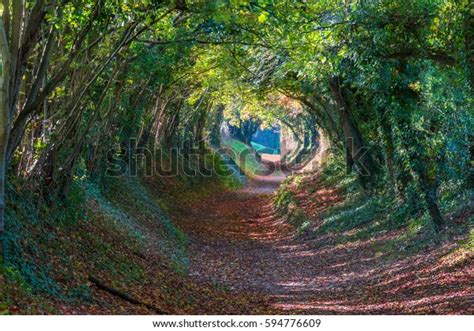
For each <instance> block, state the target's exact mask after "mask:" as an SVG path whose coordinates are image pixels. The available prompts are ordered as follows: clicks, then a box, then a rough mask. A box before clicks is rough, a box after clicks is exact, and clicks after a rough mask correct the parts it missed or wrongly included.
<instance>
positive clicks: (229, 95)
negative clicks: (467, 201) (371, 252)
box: [0, 0, 474, 229]
mask: <svg viewBox="0 0 474 331" xmlns="http://www.w3.org/2000/svg"><path fill="white" fill-rule="evenodd" d="M473 11H474V8H473V7H472V4H471V3H470V1H468V0H461V1H457V0H416V1H402V0H378V1H366V0H357V1H343V0H321V1H296V0H282V1H271V0H254V1H237V0H235V1H234V0H228V1H191V0H188V1H184V0H176V1H155V0H147V1H143V0H140V1H138V0H98V1H89V0H61V1H59V0H55V1H43V0H35V1H30V0H21V1H19V0H4V1H3V16H2V20H1V25H0V32H1V35H0V37H1V38H0V39H1V40H0V45H1V54H2V76H3V80H2V94H1V98H0V101H1V115H2V116H1V118H0V124H1V125H0V126H1V130H0V151H1V158H0V162H1V167H0V169H1V171H0V180H1V187H0V189H1V190H0V191H1V194H0V195H1V199H0V207H1V210H0V213H1V214H2V217H1V219H0V229H3V223H4V219H3V209H4V193H3V192H4V190H5V182H6V180H7V178H8V180H10V181H15V182H16V183H18V184H19V185H20V184H21V185H22V186H24V187H28V188H31V190H32V191H33V192H35V199H36V200H38V201H40V200H46V201H55V200H56V199H63V198H64V197H66V196H67V195H68V189H69V188H70V186H71V183H72V182H73V181H74V180H75V178H76V176H77V174H78V173H81V174H84V173H85V175H86V176H98V177H100V176H103V175H104V174H105V172H106V169H107V166H108V165H109V163H110V161H111V160H116V159H117V158H119V159H120V158H123V159H124V160H126V162H125V169H126V171H129V170H127V169H129V167H130V166H131V165H130V164H128V163H129V162H130V161H129V160H132V159H133V157H134V155H137V154H139V153H141V151H143V149H144V148H151V149H153V148H155V147H156V148H161V149H166V148H169V147H180V148H181V150H182V153H184V154H186V153H191V151H195V150H196V149H197V150H204V149H206V148H207V146H208V145H219V129H218V128H219V127H220V125H221V123H222V121H224V120H227V121H228V122H229V123H230V124H231V125H235V126H236V127H237V128H238V129H239V130H240V131H241V132H244V131H250V132H251V131H252V130H253V128H252V126H254V125H253V124H252V123H254V124H255V123H257V124H261V123H264V124H265V125H273V124H275V123H276V124H279V125H282V126H285V127H288V128H289V129H290V130H292V131H294V132H295V135H296V136H299V137H302V134H303V136H304V137H303V139H304V140H305V141H309V142H311V140H312V137H315V136H316V134H317V133H316V131H317V132H319V134H320V135H324V136H326V137H328V138H329V140H330V142H331V144H332V147H333V149H332V150H333V151H334V153H335V154H340V155H343V156H344V157H345V160H346V164H347V168H348V171H355V172H356V173H357V174H358V177H359V182H360V184H361V185H362V187H363V188H364V189H365V190H366V192H367V193H368V194H377V192H381V191H387V190H393V191H394V192H393V193H394V194H396V195H397V196H398V198H399V199H402V200H403V201H406V202H407V203H409V204H413V207H414V210H415V212H424V211H425V210H427V211H428V212H429V214H430V216H431V218H432V219H433V221H434V224H435V225H436V227H437V228H438V229H441V228H442V227H443V226H445V224H446V222H445V219H444V217H443V213H442V211H441V210H440V208H439V203H438V193H439V189H440V187H442V186H443V185H446V184H447V183H450V184H453V185H455V187H456V189H458V190H469V189H472V184H473V182H474V180H473V169H472V167H473V165H472V162H473V147H472V144H473V135H472V126H473V123H472V115H473V113H472V111H473V100H472V86H473V84H474V80H473V75H474V74H473V61H474V55H473V53H472V52H473V45H472V43H473V41H472V40H473V33H474V27H473V25H474V22H473V20H474V16H473ZM288 99H289V100H290V101H288ZM292 102H297V103H298V104H299V106H298V107H294V106H291V103H292ZM289 105H290V106H289ZM248 127H250V129H249V128H248ZM309 131H311V134H309V135H308V134H306V135H305V132H306V133H307V132H309ZM245 135H246V134H245V133H244V134H243V136H245ZM247 135H248V134H247ZM244 139H247V138H245V137H244ZM310 145H311V146H312V144H310ZM419 195H422V196H423V202H421V201H420V200H419V199H418V196H419ZM7 226H8V224H7Z"/></svg>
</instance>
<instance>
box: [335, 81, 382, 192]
mask: <svg viewBox="0 0 474 331" xmlns="http://www.w3.org/2000/svg"><path fill="white" fill-rule="evenodd" d="M330 88H331V92H332V94H333V97H334V99H335V101H336V105H337V109H338V112H339V116H340V120H341V126H342V131H343V135H344V144H345V146H346V148H347V149H348V153H347V156H349V155H350V156H351V157H352V160H353V162H354V164H355V165H356V166H357V167H358V170H359V179H360V180H361V183H362V185H363V186H364V187H367V184H368V183H369V182H373V179H374V178H373V177H374V176H376V167H375V165H374V163H373V160H372V158H371V157H370V155H369V151H368V149H367V147H366V146H365V144H364V142H363V139H362V137H361V135H360V133H359V130H358V128H357V125H356V123H355V122H354V120H353V119H352V115H351V111H350V109H349V106H348V104H347V102H346V99H345V95H344V93H343V91H342V86H341V83H340V79H339V77H334V78H332V79H331V81H330ZM347 164H350V160H348V162H347Z"/></svg>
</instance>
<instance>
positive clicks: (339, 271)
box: [175, 177, 474, 314]
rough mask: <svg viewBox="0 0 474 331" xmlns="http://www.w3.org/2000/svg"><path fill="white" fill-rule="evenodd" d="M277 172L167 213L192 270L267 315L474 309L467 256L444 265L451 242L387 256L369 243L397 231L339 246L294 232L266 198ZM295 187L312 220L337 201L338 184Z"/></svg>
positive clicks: (330, 240)
mask: <svg viewBox="0 0 474 331" xmlns="http://www.w3.org/2000/svg"><path fill="white" fill-rule="evenodd" d="M282 179H283V177H269V178H258V179H256V180H252V181H250V182H249V183H248V184H247V185H246V186H245V187H244V188H243V189H240V190H237V191H227V192H224V193H219V194H217V195H211V196H210V197H208V198H206V199H205V201H202V200H201V201H199V202H196V203H193V204H191V205H189V206H187V207H186V208H185V209H183V212H181V213H179V214H178V215H175V221H176V222H177V224H178V226H179V227H180V228H181V229H182V230H183V231H184V232H185V233H186V234H187V235H188V237H189V240H190V245H189V256H190V259H191V266H190V272H191V277H192V278H194V279H195V280H196V281H198V282H202V283H204V284H214V285H215V286H219V287H221V288H223V289H225V290H226V291H229V292H231V293H236V294H237V293H240V294H251V295H254V296H257V297H258V296H262V301H261V302H265V303H266V304H268V305H269V306H270V307H269V309H270V311H272V312H274V313H283V314H286V313H303V314H309V313H311V314H400V313H416V314H424V313H425V314H426V313H428V314H433V313H434V314H450V313H456V314H459V313H471V314H472V313H474V286H473V285H474V283H473V271H474V268H473V263H472V259H471V260H470V259H468V260H467V263H463V264H462V265H452V264H450V263H444V262H443V258H442V257H443V256H444V255H446V254H447V253H448V252H450V251H452V248H453V244H452V243H446V244H441V245H437V246H435V247H433V248H430V249H428V250H425V251H423V252H421V253H418V254H412V255H409V254H406V255H400V256H397V257H395V258H393V255H391V257H390V258H389V257H387V256H385V254H383V253H381V252H380V251H379V250H377V249H376V247H378V245H380V244H383V242H384V241H386V240H389V239H390V238H393V237H394V236H396V235H397V234H398V233H397V231H392V232H388V233H386V234H385V235H382V236H379V237H377V238H374V239H371V240H367V241H357V242H349V243H346V244H337V243H336V242H335V239H334V237H333V236H331V235H327V236H322V237H317V238H310V237H305V236H301V235H298V234H297V232H296V231H295V229H294V227H293V226H292V225H290V224H288V223H287V222H285V221H284V220H282V219H281V217H279V216H278V215H277V213H276V211H275V210H274V208H273V206H272V193H273V192H274V190H275V189H276V188H277V187H278V185H279V184H280V182H281V180H282ZM317 182H318V180H317V179H316V185H318V183H317ZM300 195H301V196H300V198H301V199H302V201H303V205H304V208H305V209H306V210H305V212H307V213H309V214H311V219H312V221H313V222H314V223H315V224H313V226H317V225H318V224H317V222H318V215H319V214H320V213H321V212H323V211H324V210H326V209H327V208H328V207H329V206H332V205H334V204H335V203H337V202H339V201H341V197H340V196H339V194H338V192H337V191H336V190H334V189H328V188H326V187H323V186H319V187H318V189H317V190H315V191H314V193H313V194H310V193H307V192H306V193H305V192H300ZM304 201H306V202H304ZM454 245H456V244H454ZM255 302H259V300H256V301H255ZM230 313H231V312H230Z"/></svg>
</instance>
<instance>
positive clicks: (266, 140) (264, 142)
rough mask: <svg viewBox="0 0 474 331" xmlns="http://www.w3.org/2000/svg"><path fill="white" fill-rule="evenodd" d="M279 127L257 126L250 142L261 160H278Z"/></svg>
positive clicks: (279, 155)
mask: <svg viewBox="0 0 474 331" xmlns="http://www.w3.org/2000/svg"><path fill="white" fill-rule="evenodd" d="M280 139H281V136H280V128H279V127H271V128H265V129H262V128H259V129H258V130H257V131H256V132H255V133H254V134H253V135H252V140H251V142H250V144H251V145H252V147H253V148H254V149H255V151H257V153H259V154H260V156H261V158H262V160H263V161H269V162H274V163H277V162H280V160H281V149H280V143H281V142H280Z"/></svg>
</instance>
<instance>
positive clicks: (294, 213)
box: [274, 159, 474, 258]
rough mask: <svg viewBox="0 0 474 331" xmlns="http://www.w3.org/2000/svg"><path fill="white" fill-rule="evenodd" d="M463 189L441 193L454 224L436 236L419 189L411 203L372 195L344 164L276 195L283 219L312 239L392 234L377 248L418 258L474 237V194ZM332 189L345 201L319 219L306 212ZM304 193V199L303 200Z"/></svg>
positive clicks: (289, 183) (291, 183) (291, 182)
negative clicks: (310, 202)
mask: <svg viewBox="0 0 474 331" xmlns="http://www.w3.org/2000/svg"><path fill="white" fill-rule="evenodd" d="M461 185H462V184H461V183H454V182H451V183H449V184H445V186H443V187H441V189H440V207H441V209H442V211H443V213H444V214H445V217H446V218H447V219H448V221H449V222H450V224H449V228H448V229H447V230H446V231H443V232H442V233H436V232H435V230H434V228H433V225H432V222H431V219H430V217H429V215H428V213H427V212H426V211H425V210H426V209H425V208H424V206H423V200H422V199H420V197H419V196H418V195H417V193H416V190H415V189H414V188H411V187H409V188H408V190H412V192H409V195H410V194H411V198H410V199H408V200H405V201H403V200H401V199H399V198H398V197H397V196H396V194H395V192H394V191H393V190H391V189H389V190H385V191H383V192H377V193H375V194H372V195H367V194H366V193H365V192H364V191H363V190H362V188H361V187H360V186H359V185H358V182H357V180H356V177H355V176H354V175H353V174H346V172H345V167H344V164H343V163H342V162H341V160H338V159H333V160H332V161H331V162H329V164H328V165H327V167H326V168H325V169H323V170H322V171H321V172H320V174H318V175H317V176H314V175H294V176H291V177H289V178H287V180H286V181H285V182H284V183H283V184H282V185H281V186H280V188H279V190H278V192H277V194H276V196H275V199H274V205H275V207H276V209H277V210H278V212H279V213H280V215H282V216H283V217H285V218H286V219H287V221H288V222H290V223H291V224H293V225H294V226H295V227H296V228H297V230H298V232H299V233H303V234H305V236H307V237H308V238H309V239H311V238H322V237H324V236H331V237H332V238H333V239H334V240H335V244H345V243H350V242H359V241H366V240H374V239H377V238H382V236H384V235H386V234H387V235H389V237H386V239H385V240H381V242H380V243H377V244H374V248H375V249H376V250H377V251H379V252H381V253H384V254H386V255H387V258H391V257H392V258H395V257H397V256H399V255H400V254H415V253H418V252H420V251H422V250H425V249H428V248H430V247H433V246H434V245H439V244H442V243H443V242H445V241H447V240H452V238H456V237H462V238H465V237H466V235H468V236H471V237H472V231H473V230H472V229H473V226H474V218H473V215H472V192H466V191H465V190H462V188H461ZM448 186H449V187H448ZM327 187H331V188H336V190H337V191H338V194H339V195H341V196H342V201H341V202H339V203H336V204H334V205H333V206H331V207H329V208H327V209H326V210H324V211H322V212H321V213H319V214H318V216H317V219H314V218H312V217H309V216H308V215H309V214H310V210H305V208H304V207H302V205H303V204H304V200H305V199H315V200H316V202H317V199H318V197H317V195H315V193H317V192H318V190H320V189H322V188H327ZM302 192H303V193H302ZM298 193H300V195H301V196H303V197H304V198H301V197H298ZM462 211H465V215H462ZM451 215H458V216H455V217H458V219H457V220H456V219H455V220H454V221H453V220H452V219H451V218H453V217H452V216H451ZM459 215H461V216H459ZM469 233H470V234H469ZM471 237H469V238H471ZM463 240H464V241H465V242H466V243H464V244H462V245H461V247H463V248H462V249H464V250H466V249H467V250H469V249H470V251H471V253H470V254H469V255H470V256H472V253H473V252H474V249H473V247H472V239H467V240H466V239H463ZM466 247H468V248H466ZM460 249H461V248H460Z"/></svg>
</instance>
